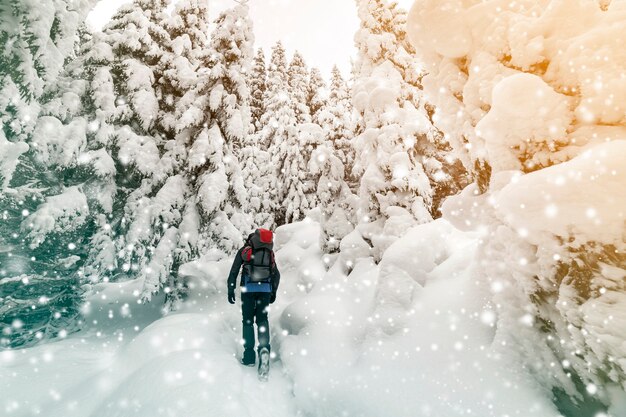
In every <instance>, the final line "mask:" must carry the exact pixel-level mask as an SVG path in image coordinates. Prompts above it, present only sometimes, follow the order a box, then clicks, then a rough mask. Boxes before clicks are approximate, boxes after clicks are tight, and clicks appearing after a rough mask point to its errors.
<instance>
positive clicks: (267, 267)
mask: <svg viewBox="0 0 626 417" xmlns="http://www.w3.org/2000/svg"><path fill="white" fill-rule="evenodd" d="M273 240H274V234H273V233H272V231H271V230H267V229H257V230H256V231H255V232H254V233H253V234H251V235H250V236H249V237H248V241H247V242H246V246H245V247H244V248H243V250H242V251H241V257H242V258H243V270H244V276H246V277H247V278H248V281H249V282H270V281H271V278H272V268H273V267H274V251H273V248H274V241H273Z"/></svg>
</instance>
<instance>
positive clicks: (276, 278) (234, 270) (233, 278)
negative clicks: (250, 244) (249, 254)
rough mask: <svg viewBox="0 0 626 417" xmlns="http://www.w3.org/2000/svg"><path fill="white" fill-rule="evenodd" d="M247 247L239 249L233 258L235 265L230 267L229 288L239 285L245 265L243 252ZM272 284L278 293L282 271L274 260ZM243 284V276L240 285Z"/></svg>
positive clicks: (274, 290)
mask: <svg viewBox="0 0 626 417" xmlns="http://www.w3.org/2000/svg"><path fill="white" fill-rule="evenodd" d="M244 249H245V246H244V247H243V248H241V249H239V250H238V251H237V255H235V259H234V260H233V265H232V266H231V267H230V273H229V274H228V290H229V291H230V290H233V291H234V290H235V287H236V286H237V284H236V283H237V276H238V275H239V271H240V270H241V267H242V266H243V256H242V252H243V250H244ZM270 281H271V284H272V292H273V293H274V294H276V292H277V291H278V285H279V284H280V272H279V271H278V267H277V266H276V262H274V265H272V270H271V278H270ZM242 285H243V276H242V277H241V280H240V282H239V286H242Z"/></svg>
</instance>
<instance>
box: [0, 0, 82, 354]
mask: <svg viewBox="0 0 626 417" xmlns="http://www.w3.org/2000/svg"><path fill="white" fill-rule="evenodd" d="M89 4H90V3H89V2H87V1H85V2H82V1H78V2H68V1H54V2H48V3H46V4H35V3H25V2H18V1H8V2H4V3H3V4H2V5H0V43H1V44H2V45H3V48H4V49H3V53H2V56H0V123H2V128H1V129H0V247H2V248H3V249H4V250H1V251H0V306H1V307H0V327H1V330H2V334H1V335H0V347H7V346H10V347H16V346H23V345H26V344H29V343H32V342H35V341H37V340H41V339H45V338H49V337H54V336H55V335H59V334H60V335H64V334H66V333H67V332H68V331H72V330H74V329H75V328H76V327H77V325H78V322H79V318H78V317H79V313H78V306H79V303H80V299H81V292H80V290H79V288H78V282H79V277H78V274H77V272H78V270H79V266H80V260H81V257H80V255H81V254H83V253H84V249H85V247H84V246H83V247H81V243H83V242H84V241H85V239H84V236H86V235H87V234H88V230H87V229H88V228H89V224H88V222H87V221H86V220H87V216H88V208H87V204H86V200H85V195H84V194H83V193H82V192H81V191H80V190H79V189H78V188H77V187H75V186H71V185H70V186H66V184H64V178H63V173H62V172H60V171H59V170H57V169H56V168H57V167H58V166H64V163H65V162H66V161H67V159H69V156H70V155H71V153H72V152H73V151H74V150H75V149H69V150H67V152H66V150H65V149H63V148H62V147H59V145H60V143H61V142H62V141H63V139H64V135H66V134H68V130H65V131H60V132H53V133H52V134H51V136H52V137H51V138H50V141H60V142H57V145H56V146H57V148H61V149H58V152H57V153H56V155H55V160H54V162H53V163H52V164H50V165H48V164H46V163H42V161H41V153H40V152H39V148H38V138H39V136H40V134H41V133H42V132H40V131H38V126H39V124H38V115H39V112H40V110H41V103H42V102H44V101H46V100H47V99H46V98H45V96H47V95H48V94H49V93H48V91H49V89H50V88H51V86H52V85H54V84H55V82H56V80H57V78H58V76H59V74H60V72H61V70H62V66H63V64H64V63H65V61H66V60H68V59H71V57H72V56H73V54H74V52H75V45H76V43H77V41H78V39H79V26H80V23H81V22H82V21H83V20H84V17H85V15H86V13H87V12H88V9H89ZM73 128H74V129H78V132H77V133H78V135H80V123H77V124H76V125H75V126H74V127H73ZM70 148H72V147H70ZM63 153H65V154H64V155H63ZM55 165H56V166H55ZM59 193H60V194H61V196H56V195H55V194H59ZM31 213H32V214H31Z"/></svg>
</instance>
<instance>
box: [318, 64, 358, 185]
mask: <svg viewBox="0 0 626 417" xmlns="http://www.w3.org/2000/svg"><path fill="white" fill-rule="evenodd" d="M317 123H319V125H320V126H321V127H322V128H323V129H324V133H325V137H326V140H328V141H330V144H331V146H332V148H333V149H334V152H335V155H336V156H337V157H338V158H339V160H340V161H341V163H342V165H343V166H344V169H345V174H344V177H343V178H344V179H345V180H346V181H347V182H348V183H349V184H352V183H357V181H356V179H354V178H353V176H352V168H353V166H354V159H355V153H354V147H353V144H352V140H353V139H354V136H355V117H354V108H353V107H352V100H351V97H350V89H349V87H348V84H347V83H346V81H345V80H344V79H343V77H342V76H341V72H340V71H339V68H337V66H334V67H333V69H332V72H331V78H330V88H329V90H328V98H327V100H326V101H325V102H324V105H323V106H322V108H321V109H320V110H319V111H318V113H317Z"/></svg>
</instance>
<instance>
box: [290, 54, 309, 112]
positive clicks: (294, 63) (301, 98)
mask: <svg viewBox="0 0 626 417" xmlns="http://www.w3.org/2000/svg"><path fill="white" fill-rule="evenodd" d="M287 78H288V81H287V82H288V84H289V96H290V97H291V104H292V106H293V110H294V112H295V114H296V123H310V122H311V109H309V106H308V104H307V101H308V94H309V88H308V84H309V69H308V67H307V65H306V63H305V62H304V58H303V57H302V55H301V54H300V52H298V51H296V52H295V53H294V54H293V58H292V59H291V62H290V63H289V67H288V68H287Z"/></svg>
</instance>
